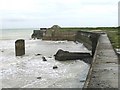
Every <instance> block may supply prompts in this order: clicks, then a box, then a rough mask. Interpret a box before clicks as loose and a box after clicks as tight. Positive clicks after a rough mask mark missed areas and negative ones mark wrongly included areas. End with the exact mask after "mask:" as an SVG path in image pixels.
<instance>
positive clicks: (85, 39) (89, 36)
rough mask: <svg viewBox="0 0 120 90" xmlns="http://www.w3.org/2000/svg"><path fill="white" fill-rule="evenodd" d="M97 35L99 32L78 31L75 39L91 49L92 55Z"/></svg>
mask: <svg viewBox="0 0 120 90" xmlns="http://www.w3.org/2000/svg"><path fill="white" fill-rule="evenodd" d="M99 36H100V34H99V33H93V32H86V31H78V32H77V34H76V41H78V42H80V43H83V44H84V46H85V47H86V48H87V49H89V50H91V51H92V56H94V53H95V50H96V46H97V43H98V39H99Z"/></svg>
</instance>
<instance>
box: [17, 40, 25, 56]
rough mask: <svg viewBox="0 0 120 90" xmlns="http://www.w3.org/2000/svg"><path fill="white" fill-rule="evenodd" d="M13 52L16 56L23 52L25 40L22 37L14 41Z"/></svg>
mask: <svg viewBox="0 0 120 90" xmlns="http://www.w3.org/2000/svg"><path fill="white" fill-rule="evenodd" d="M15 54H16V56H22V55H24V54H25V41H24V40H23V39H19V40H17V41H16V42H15Z"/></svg>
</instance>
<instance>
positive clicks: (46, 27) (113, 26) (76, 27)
mask: <svg viewBox="0 0 120 90" xmlns="http://www.w3.org/2000/svg"><path fill="white" fill-rule="evenodd" d="M51 27H52V26H51ZM51 27H18V28H1V29H3V30H4V29H40V28H51ZM60 27H61V26H60ZM117 27H120V26H108V27H106V26H98V27H92V26H91V27H90V26H88V27H74V26H72V27H61V28H117Z"/></svg>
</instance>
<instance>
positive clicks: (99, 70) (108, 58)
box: [84, 34, 119, 88]
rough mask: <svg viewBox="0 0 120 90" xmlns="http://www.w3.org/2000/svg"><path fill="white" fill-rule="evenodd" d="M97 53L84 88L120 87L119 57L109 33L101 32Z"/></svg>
mask: <svg viewBox="0 0 120 90" xmlns="http://www.w3.org/2000/svg"><path fill="white" fill-rule="evenodd" d="M95 54H96V55H95V56H94V59H93V64H92V66H91V68H90V71H89V74H88V77H87V81H86V83H85V85H84V88H118V87H119V84H118V57H117V55H116V53H115V52H114V49H113V47H112V45H111V43H110V40H109V39H108V37H107V34H101V36H100V38H99V41H98V46H97V49H96V53H95Z"/></svg>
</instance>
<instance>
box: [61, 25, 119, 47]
mask: <svg viewBox="0 0 120 90" xmlns="http://www.w3.org/2000/svg"><path fill="white" fill-rule="evenodd" d="M61 30H62V31H66V30H70V31H79V30H85V31H96V32H97V31H100V32H106V33H107V34H108V37H109V39H110V41H111V43H112V45H113V47H114V48H119V49H120V27H96V28H92V27H84V28H80V27H77V28H74V27H72V28H61Z"/></svg>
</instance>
